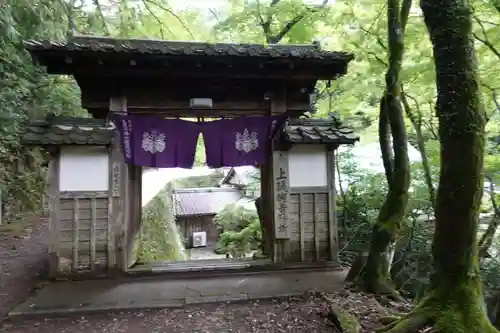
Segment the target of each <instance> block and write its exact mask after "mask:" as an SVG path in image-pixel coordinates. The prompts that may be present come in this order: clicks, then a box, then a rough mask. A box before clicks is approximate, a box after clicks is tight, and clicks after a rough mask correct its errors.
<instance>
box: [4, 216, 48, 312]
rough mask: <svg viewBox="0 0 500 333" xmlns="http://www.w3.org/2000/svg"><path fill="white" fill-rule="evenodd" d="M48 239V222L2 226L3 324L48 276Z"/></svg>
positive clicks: (37, 221) (41, 220) (42, 220)
mask: <svg viewBox="0 0 500 333" xmlns="http://www.w3.org/2000/svg"><path fill="white" fill-rule="evenodd" d="M47 239H48V227H47V221H46V220H45V219H40V220H36V221H35V222H31V223H23V224H18V225H3V226H0V320H1V318H4V316H5V315H6V314H7V313H8V312H9V311H10V310H11V309H12V308H13V307H14V306H16V305H17V304H18V303H19V302H21V301H23V300H24V299H25V298H26V297H27V296H28V295H29V294H30V292H31V291H32V289H33V288H34V287H35V286H36V284H37V283H38V282H39V281H40V279H41V278H42V277H44V276H45V274H46V273H47V269H48V266H47V253H48V252H47Z"/></svg>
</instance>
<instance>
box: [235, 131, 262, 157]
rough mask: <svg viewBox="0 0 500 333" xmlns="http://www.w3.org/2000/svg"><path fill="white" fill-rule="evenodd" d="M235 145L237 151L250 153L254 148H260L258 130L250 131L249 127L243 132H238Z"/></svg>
mask: <svg viewBox="0 0 500 333" xmlns="http://www.w3.org/2000/svg"><path fill="white" fill-rule="evenodd" d="M234 146H235V148H236V150H237V151H244V152H245V153H249V152H251V151H253V150H256V149H257V148H259V139H258V135H257V133H256V132H252V133H249V132H248V129H246V128H245V130H244V131H243V133H239V132H238V133H236V141H235V142H234Z"/></svg>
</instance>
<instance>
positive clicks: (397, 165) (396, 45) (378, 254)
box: [349, 0, 411, 296]
mask: <svg viewBox="0 0 500 333" xmlns="http://www.w3.org/2000/svg"><path fill="white" fill-rule="evenodd" d="M410 8H411V0H403V4H402V6H401V8H400V5H399V0H388V1H387V20H388V46H389V47H388V51H389V66H388V69H387V73H386V90H385V93H384V96H383V97H382V98H381V101H380V119H379V140H380V148H381V151H382V159H383V161H384V168H385V173H386V176H387V183H388V187H389V189H388V193H387V196H386V198H385V201H384V203H383V205H382V207H381V209H380V212H379V215H378V218H377V221H376V223H375V225H374V227H373V232H372V239H371V245H370V251H369V253H368V257H367V259H366V263H365V265H364V267H363V268H362V270H361V272H360V273H359V275H358V277H357V278H356V281H355V282H356V284H357V285H358V286H359V287H360V288H361V289H362V290H364V291H368V292H372V293H377V294H391V295H393V296H398V294H397V292H396V291H395V289H394V288H393V286H392V283H391V279H390V275H389V268H390V261H391V260H390V255H389V252H390V249H391V247H392V245H393V244H394V242H395V239H396V237H397V234H398V232H399V229H400V227H401V223H402V221H403V218H404V215H405V210H406V206H407V203H408V187H409V183H410V168H409V161H408V151H407V150H408V148H407V138H406V128H405V122H404V114H403V109H402V105H401V82H400V72H401V67H402V62H403V51H404V43H403V35H404V27H405V26H406V21H407V20H408V15H409V11H410ZM391 138H392V140H391ZM391 141H392V142H391ZM391 146H392V149H391ZM353 269H356V267H354V266H353ZM349 275H350V276H354V275H357V274H354V273H352V272H350V274H349Z"/></svg>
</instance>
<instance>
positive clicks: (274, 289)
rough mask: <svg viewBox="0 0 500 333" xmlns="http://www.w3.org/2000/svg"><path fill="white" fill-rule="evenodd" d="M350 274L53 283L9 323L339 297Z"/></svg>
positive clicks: (17, 311)
mask: <svg viewBox="0 0 500 333" xmlns="http://www.w3.org/2000/svg"><path fill="white" fill-rule="evenodd" d="M345 273H346V272H345V271H344V272H341V271H291V272H272V273H266V274H253V275H246V276H244V275H239V274H238V275H229V276H224V277H203V278H191V279H182V280H180V279H179V280H174V279H170V280H168V279H160V278H158V277H156V278H141V279H139V278H136V279H127V280H124V279H122V280H94V281H81V282H69V281H66V282H54V283H51V284H48V285H46V286H44V287H43V288H42V289H41V290H39V291H38V292H37V294H36V295H34V296H32V297H30V298H28V299H27V300H26V301H25V302H24V303H22V304H21V305H19V306H18V307H17V308H15V309H14V310H13V311H12V312H11V313H10V314H9V316H10V317H17V316H30V315H64V314H68V313H89V312H98V311H110V310H112V311H115V310H117V311H120V310H134V309H154V308H178V307H184V306H185V305H193V304H203V303H214V302H234V301H247V300H257V299H268V298H279V297H286V296H296V295H303V294H304V293H306V292H308V291H318V292H335V291H338V290H340V289H341V288H342V286H343V280H344V278H345Z"/></svg>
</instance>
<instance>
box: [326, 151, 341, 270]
mask: <svg viewBox="0 0 500 333" xmlns="http://www.w3.org/2000/svg"><path fill="white" fill-rule="evenodd" d="M336 148H337V147H328V152H327V162H326V163H327V164H326V165H327V170H328V174H327V180H328V232H329V237H328V238H329V243H330V260H331V261H334V262H336V263H337V262H338V261H339V257H338V256H339V237H338V233H339V230H338V221H337V198H336V196H337V193H336V192H337V190H336V188H335V149H336Z"/></svg>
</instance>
